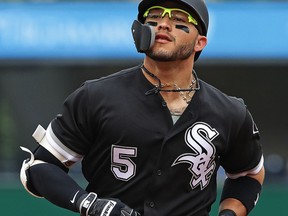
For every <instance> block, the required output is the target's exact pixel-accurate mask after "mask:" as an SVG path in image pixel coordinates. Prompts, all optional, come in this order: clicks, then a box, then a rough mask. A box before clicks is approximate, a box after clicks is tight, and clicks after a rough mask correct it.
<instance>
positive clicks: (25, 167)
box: [20, 146, 45, 198]
mask: <svg viewBox="0 0 288 216" xmlns="http://www.w3.org/2000/svg"><path fill="white" fill-rule="evenodd" d="M20 148H21V149H22V150H23V151H25V152H28V153H29V154H30V156H31V158H30V159H29V158H28V159H26V160H24V161H23V163H22V167H21V170H20V180H21V183H22V185H23V186H24V188H25V189H26V191H28V193H30V194H31V195H32V196H35V197H38V198H43V197H42V196H41V195H40V194H39V193H38V192H37V190H36V189H34V187H33V186H32V184H31V181H30V177H29V176H30V175H29V169H30V167H32V166H34V165H36V164H41V163H45V162H44V161H41V160H35V157H34V155H33V153H32V152H31V151H30V150H29V149H27V148H24V147H22V146H20Z"/></svg>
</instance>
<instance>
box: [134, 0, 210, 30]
mask: <svg viewBox="0 0 288 216" xmlns="http://www.w3.org/2000/svg"><path fill="white" fill-rule="evenodd" d="M163 2H177V3H179V4H181V5H183V6H184V7H185V8H187V9H186V10H187V12H190V13H191V15H192V16H193V17H194V16H195V17H194V18H195V19H196V20H197V21H198V23H200V31H201V32H199V33H200V34H201V35H205V36H207V31H208V25H209V14H208V9H207V7H206V4H205V1H204V0H185V1H184V0H142V1H141V2H140V3H139V5H138V20H139V21H140V22H141V23H144V21H145V18H144V17H143V14H144V13H145V12H146V10H147V9H148V8H150V7H152V6H154V5H157V4H160V3H163Z"/></svg>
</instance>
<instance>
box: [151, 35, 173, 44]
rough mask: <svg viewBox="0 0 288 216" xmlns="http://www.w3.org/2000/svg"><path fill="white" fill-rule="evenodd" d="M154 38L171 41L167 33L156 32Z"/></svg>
mask: <svg viewBox="0 0 288 216" xmlns="http://www.w3.org/2000/svg"><path fill="white" fill-rule="evenodd" d="M155 40H156V41H157V42H171V41H172V39H171V38H170V37H169V36H168V35H166V34H162V33H158V34H157V35H156V37H155Z"/></svg>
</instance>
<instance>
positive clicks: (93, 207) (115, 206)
mask: <svg viewBox="0 0 288 216" xmlns="http://www.w3.org/2000/svg"><path fill="white" fill-rule="evenodd" d="M77 203H78V206H79V210H80V213H81V216H140V214H139V213H138V212H136V211H135V210H133V209H131V208H130V207H129V206H127V205H126V204H124V203H123V202H121V201H120V200H119V199H100V198H98V199H97V194H95V193H89V194H86V195H84V196H82V197H80V199H79V200H78V202H77Z"/></svg>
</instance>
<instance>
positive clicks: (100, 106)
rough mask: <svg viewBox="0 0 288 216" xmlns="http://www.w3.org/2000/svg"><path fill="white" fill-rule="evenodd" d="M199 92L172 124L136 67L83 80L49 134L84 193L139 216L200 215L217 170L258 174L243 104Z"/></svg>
mask: <svg viewBox="0 0 288 216" xmlns="http://www.w3.org/2000/svg"><path fill="white" fill-rule="evenodd" d="M199 85H200V90H198V91H197V92H196V93H195V94H194V96H193V98H192V101H191V102H190V104H189V105H188V107H187V108H186V110H185V111H184V113H183V114H182V116H181V117H180V118H179V120H178V121H177V122H176V123H175V124H173V121H172V118H171V114H170V112H169V109H168V107H167V105H166V103H165V101H164V100H163V98H162V97H161V95H160V94H159V93H158V92H157V91H155V92H154V91H151V89H153V88H154V86H153V84H151V83H150V82H149V81H148V80H147V79H146V78H145V76H144V75H143V73H142V71H141V69H140V66H137V67H134V68H131V69H127V70H124V71H120V72H118V73H115V74H113V75H109V76H107V77H104V78H101V79H97V80H91V81H87V82H85V83H84V84H83V85H82V86H81V87H80V88H79V89H77V90H76V91H75V92H74V93H72V94H71V95H70V96H69V97H68V98H67V100H66V101H65V103H64V106H63V107H64V109H63V113H62V114H61V115H59V116H57V118H55V119H54V120H53V121H52V122H51V125H50V132H49V133H50V135H51V137H52V139H53V140H54V143H55V144H54V145H57V148H58V149H59V150H60V151H62V152H63V153H64V154H68V155H72V156H71V157H78V158H81V157H83V160H82V170H83V174H84V176H85V178H86V179H87V180H88V182H89V185H88V187H87V191H94V192H96V193H97V194H98V196H99V197H115V198H119V199H121V200H122V201H123V202H124V203H127V204H128V205H129V206H131V207H132V208H134V209H136V210H137V211H139V212H140V213H142V214H143V213H144V214H143V215H146V216H154V215H155V216H156V215H157V216H171V215H173V216H192V215H194V216H195V215H197V216H205V215H208V214H209V211H210V208H211V204H212V203H213V202H214V201H215V199H216V174H217V170H218V168H219V166H223V168H224V169H225V171H226V172H227V173H228V174H230V175H238V174H240V175H241V173H245V172H246V171H251V170H252V171H253V170H255V169H259V164H260V163H261V157H262V150H261V145H260V144H259V132H258V130H257V128H256V126H255V124H254V122H253V119H252V117H251V115H250V114H249V112H248V110H247V108H246V106H245V104H244V103H243V101H242V100H239V99H237V98H235V97H229V96H227V95H225V94H223V93H222V92H221V91H219V90H217V89H216V88H214V87H212V86H210V85H208V84H207V83H205V82H204V81H202V80H199ZM257 167H258V168H257Z"/></svg>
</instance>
